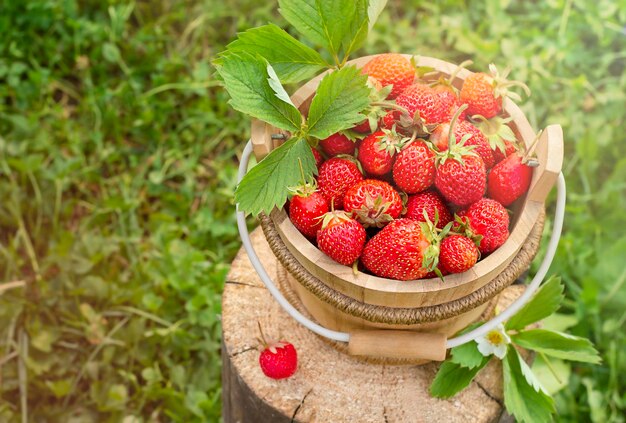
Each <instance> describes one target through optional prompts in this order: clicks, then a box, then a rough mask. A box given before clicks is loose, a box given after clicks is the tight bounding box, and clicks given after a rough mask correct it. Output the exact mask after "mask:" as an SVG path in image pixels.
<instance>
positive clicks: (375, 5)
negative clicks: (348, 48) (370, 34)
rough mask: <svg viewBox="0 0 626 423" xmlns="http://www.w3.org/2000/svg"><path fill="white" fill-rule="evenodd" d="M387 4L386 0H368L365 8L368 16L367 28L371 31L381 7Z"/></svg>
mask: <svg viewBox="0 0 626 423" xmlns="http://www.w3.org/2000/svg"><path fill="white" fill-rule="evenodd" d="M385 6H387V0H370V1H369V6H368V8H367V17H368V20H369V22H368V30H369V31H371V30H372V28H374V24H375V23H376V21H377V20H378V17H379V16H380V14H381V12H382V11H383V9H384V8H385Z"/></svg>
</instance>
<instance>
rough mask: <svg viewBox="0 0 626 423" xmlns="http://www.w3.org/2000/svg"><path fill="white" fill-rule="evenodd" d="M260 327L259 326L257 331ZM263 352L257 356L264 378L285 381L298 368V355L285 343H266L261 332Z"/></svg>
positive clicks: (292, 347)
mask: <svg viewBox="0 0 626 423" xmlns="http://www.w3.org/2000/svg"><path fill="white" fill-rule="evenodd" d="M260 328H261V326H260V325H259V329H260ZM261 338H262V341H261V342H262V346H263V351H261V355H260V356H259V365H260V366H261V370H262V371H263V374H265V376H267V377H269V378H272V379H286V378H288V377H290V376H292V375H293V374H294V373H295V372H296V369H297V368H298V353H297V352H296V349H295V347H294V346H293V345H292V344H291V343H289V342H287V341H270V342H266V341H265V338H264V337H263V332H262V331H261Z"/></svg>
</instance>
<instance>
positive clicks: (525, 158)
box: [522, 129, 543, 164]
mask: <svg viewBox="0 0 626 423" xmlns="http://www.w3.org/2000/svg"><path fill="white" fill-rule="evenodd" d="M542 134H543V129H542V130H540V131H539V132H537V136H535V139H534V140H533V143H532V144H531V145H530V147H528V150H526V153H524V155H523V156H522V163H523V164H526V163H527V162H528V161H529V160H530V159H531V158H532V154H533V153H534V152H535V149H536V148H537V145H538V144H539V140H540V139H541V135H542Z"/></svg>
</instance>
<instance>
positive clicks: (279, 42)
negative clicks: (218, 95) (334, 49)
mask: <svg viewBox="0 0 626 423" xmlns="http://www.w3.org/2000/svg"><path fill="white" fill-rule="evenodd" d="M238 51H244V52H248V53H251V54H259V55H260V56H262V57H264V58H265V59H266V60H267V61H268V62H270V64H271V65H272V67H273V68H274V70H275V71H276V74H277V75H278V79H280V81H281V82H282V83H284V84H290V83H296V82H300V81H303V80H305V79H309V78H311V77H312V76H313V75H315V74H316V73H318V72H319V71H320V70H322V69H324V68H327V67H330V65H329V64H328V63H326V61H325V60H324V59H323V58H322V56H320V54H319V53H318V52H316V51H315V50H313V49H312V48H310V47H308V46H306V45H304V44H302V43H301V42H300V41H298V40H296V39H295V38H293V37H292V36H291V35H289V34H288V33H287V32H286V31H284V30H283V29H281V28H279V27H278V26H276V25H274V24H269V25H264V26H260V27H258V28H252V29H249V30H247V31H246V32H243V33H241V34H238V39H237V40H235V41H233V42H232V43H230V44H229V45H228V46H227V49H226V52H238ZM226 54H228V53H226ZM220 62H221V58H220V59H217V60H216V62H215V63H216V64H219V63H220Z"/></svg>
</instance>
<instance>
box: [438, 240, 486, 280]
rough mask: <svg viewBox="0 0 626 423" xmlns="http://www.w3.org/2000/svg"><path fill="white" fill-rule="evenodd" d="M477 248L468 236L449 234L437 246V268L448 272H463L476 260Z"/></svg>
mask: <svg viewBox="0 0 626 423" xmlns="http://www.w3.org/2000/svg"><path fill="white" fill-rule="evenodd" d="M478 255H479V253H478V248H476V244H475V243H474V241H472V240H471V239H470V238H468V237H466V236H463V235H450V236H448V237H446V238H444V239H443V241H441V246H440V247H439V268H440V269H441V270H442V272H443V271H445V272H448V273H463V272H465V271H467V270H469V269H470V268H471V267H472V266H474V265H475V264H476V262H477V261H478Z"/></svg>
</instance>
